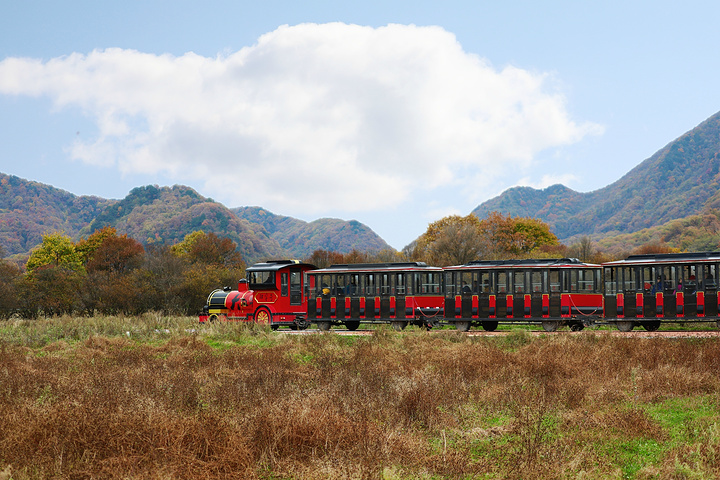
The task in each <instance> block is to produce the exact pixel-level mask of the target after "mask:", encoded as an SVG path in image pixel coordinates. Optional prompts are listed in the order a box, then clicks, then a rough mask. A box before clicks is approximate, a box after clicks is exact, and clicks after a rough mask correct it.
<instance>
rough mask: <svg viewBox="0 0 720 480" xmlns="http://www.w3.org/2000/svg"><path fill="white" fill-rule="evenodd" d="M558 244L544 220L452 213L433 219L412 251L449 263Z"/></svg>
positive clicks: (507, 255)
mask: <svg viewBox="0 0 720 480" xmlns="http://www.w3.org/2000/svg"><path fill="white" fill-rule="evenodd" d="M557 244H559V242H558V239H557V237H556V236H555V235H554V234H553V233H552V232H551V231H550V227H549V226H548V225H547V224H545V223H544V222H542V221H541V220H537V219H534V218H525V217H510V216H507V217H506V216H504V215H502V214H501V213H498V212H492V213H490V214H489V215H488V216H487V218H485V219H483V220H480V219H478V218H477V217H476V216H475V215H473V214H470V215H467V216H465V217H461V216H459V215H450V216H448V217H444V218H442V219H440V220H438V221H436V222H433V223H431V224H430V225H428V229H427V230H426V231H425V233H424V234H423V235H421V236H420V238H419V239H418V240H417V242H416V245H415V248H414V249H412V251H410V252H408V254H409V256H410V257H411V258H413V259H416V260H424V261H426V262H428V263H432V264H434V265H438V266H446V265H454V264H456V265H457V264H464V263H467V262H469V261H471V260H478V259H501V258H517V257H523V256H528V255H530V254H531V253H533V252H536V251H537V250H538V249H540V248H542V247H546V246H552V245H557Z"/></svg>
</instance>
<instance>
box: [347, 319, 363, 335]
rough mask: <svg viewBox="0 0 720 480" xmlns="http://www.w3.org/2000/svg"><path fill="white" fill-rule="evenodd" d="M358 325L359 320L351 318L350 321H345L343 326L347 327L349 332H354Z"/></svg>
mask: <svg viewBox="0 0 720 480" xmlns="http://www.w3.org/2000/svg"><path fill="white" fill-rule="evenodd" d="M359 326H360V322H358V321H357V320H353V321H351V322H345V328H347V329H348V330H350V331H351V332H354V331H355V330H357V329H358V327H359Z"/></svg>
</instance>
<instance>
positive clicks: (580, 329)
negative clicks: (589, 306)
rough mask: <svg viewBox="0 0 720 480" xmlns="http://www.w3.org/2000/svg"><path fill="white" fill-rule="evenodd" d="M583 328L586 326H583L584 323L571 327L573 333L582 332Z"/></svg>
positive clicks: (574, 324)
mask: <svg viewBox="0 0 720 480" xmlns="http://www.w3.org/2000/svg"><path fill="white" fill-rule="evenodd" d="M583 328H585V325H583V324H582V323H573V324H572V325H570V330H572V331H573V332H581V331H582V329H583Z"/></svg>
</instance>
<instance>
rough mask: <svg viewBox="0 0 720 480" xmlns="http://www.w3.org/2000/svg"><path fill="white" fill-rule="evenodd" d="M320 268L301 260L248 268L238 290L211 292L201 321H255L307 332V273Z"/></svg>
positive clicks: (259, 264) (260, 264)
mask: <svg viewBox="0 0 720 480" xmlns="http://www.w3.org/2000/svg"><path fill="white" fill-rule="evenodd" d="M315 268H317V267H315V266H314V265H311V264H308V263H302V262H300V261H298V260H269V261H267V262H263V263H256V264H254V265H253V266H251V267H248V268H247V269H246V274H247V279H242V280H240V281H239V282H238V289H237V290H231V289H230V288H227V287H226V288H225V289H218V290H215V291H213V292H212V293H210V295H209V296H208V299H207V303H206V305H205V307H204V308H203V312H202V314H201V315H200V322H201V323H204V322H205V321H215V320H229V321H240V322H255V323H260V324H267V325H270V326H271V328H273V329H277V328H278V327H281V326H287V327H290V328H291V329H301V330H302V329H305V328H307V327H308V326H309V323H308V321H307V297H306V294H305V290H306V289H305V284H304V282H305V273H306V272H308V271H310V270H313V269H315Z"/></svg>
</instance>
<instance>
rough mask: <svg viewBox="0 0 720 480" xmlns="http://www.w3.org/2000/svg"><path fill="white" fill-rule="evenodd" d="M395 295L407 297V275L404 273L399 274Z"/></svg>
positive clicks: (396, 280)
mask: <svg viewBox="0 0 720 480" xmlns="http://www.w3.org/2000/svg"><path fill="white" fill-rule="evenodd" d="M395 285H396V287H395V294H396V295H405V275H404V274H402V273H398V274H397V278H396V279H395Z"/></svg>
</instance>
